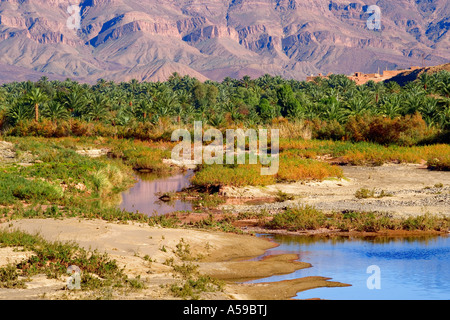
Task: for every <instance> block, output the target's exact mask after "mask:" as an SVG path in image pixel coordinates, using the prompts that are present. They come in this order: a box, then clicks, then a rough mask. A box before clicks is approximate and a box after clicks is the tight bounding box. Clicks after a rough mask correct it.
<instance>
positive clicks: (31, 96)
mask: <svg viewBox="0 0 450 320" xmlns="http://www.w3.org/2000/svg"><path fill="white" fill-rule="evenodd" d="M27 100H28V102H29V103H30V104H32V105H34V120H35V121H36V122H37V121H39V105H40V104H42V103H44V102H46V101H47V100H48V98H47V96H46V95H45V94H44V93H43V92H42V91H41V89H40V88H33V89H32V90H31V91H30V93H28V95H27Z"/></svg>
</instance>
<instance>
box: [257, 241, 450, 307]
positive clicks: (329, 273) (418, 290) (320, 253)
mask: <svg viewBox="0 0 450 320" xmlns="http://www.w3.org/2000/svg"><path fill="white" fill-rule="evenodd" d="M260 236H263V237H269V238H271V239H272V240H273V241H275V242H276V243H278V244H279V246H278V247H276V248H274V249H271V250H268V251H267V252H266V253H265V255H271V254H279V253H295V254H298V255H299V260H300V261H303V262H308V263H310V264H311V265H312V267H311V268H306V269H301V270H297V271H296V272H294V273H291V274H288V275H281V276H273V277H269V278H265V279H260V280H256V281H252V282H253V283H258V282H273V281H282V280H288V279H295V278H302V277H307V276H322V277H327V278H331V280H332V281H338V282H342V283H346V284H350V285H351V286H350V287H337V288H328V287H327V288H318V289H312V290H307V291H304V292H300V293H298V294H297V296H296V297H293V298H297V299H311V298H321V299H330V300H428V299H432V300H448V299H450V269H449V267H450V237H449V236H436V237H409V238H404V237H402V238H399V237H396V238H394V237H381V236H377V237H364V238H349V237H338V238H325V237H306V236H278V235H276V236H273V235H270V236H269V235H260ZM373 266H374V267H373ZM369 267H370V268H369ZM375 277H377V278H378V280H377V281H379V282H376V281H375V280H374V279H375Z"/></svg>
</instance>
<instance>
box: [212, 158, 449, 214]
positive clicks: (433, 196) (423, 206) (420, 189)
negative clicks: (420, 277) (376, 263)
mask: <svg viewBox="0 0 450 320" xmlns="http://www.w3.org/2000/svg"><path fill="white" fill-rule="evenodd" d="M342 169H343V172H344V176H345V179H339V180H338V179H330V180H324V181H311V182H295V183H278V184H275V185H269V186H265V187H242V188H236V187H225V188H223V190H222V194H224V195H225V196H226V197H227V198H228V199H233V200H234V203H233V202H231V201H229V203H228V204H225V205H222V206H221V209H223V210H228V211H230V212H248V211H251V212H255V211H261V210H264V211H267V212H270V213H276V212H279V211H281V210H283V209H285V208H287V207H290V206H298V205H311V206H314V207H315V208H317V209H319V210H323V211H338V212H339V211H344V210H349V211H363V212H364V211H365V212H367V211H371V212H382V213H388V214H389V215H390V216H392V217H408V216H417V215H423V214H425V213H429V214H432V215H439V216H441V215H442V216H447V217H449V216H450V172H448V171H430V170H428V169H427V168H426V166H424V165H419V164H385V165H382V166H378V167H361V166H343V167H342ZM360 189H367V190H370V191H372V190H373V191H374V193H375V196H374V197H369V198H357V197H355V193H356V191H358V190H360ZM279 191H281V192H283V193H285V194H286V195H288V196H292V197H293V198H294V199H293V200H289V201H284V202H273V203H264V204H257V205H249V204H245V203H244V199H266V200H267V199H268V198H270V197H272V198H275V197H276V196H277V193H278V192H279ZM382 192H383V193H382ZM380 195H381V196H380ZM239 199H240V200H241V202H242V203H241V204H239Z"/></svg>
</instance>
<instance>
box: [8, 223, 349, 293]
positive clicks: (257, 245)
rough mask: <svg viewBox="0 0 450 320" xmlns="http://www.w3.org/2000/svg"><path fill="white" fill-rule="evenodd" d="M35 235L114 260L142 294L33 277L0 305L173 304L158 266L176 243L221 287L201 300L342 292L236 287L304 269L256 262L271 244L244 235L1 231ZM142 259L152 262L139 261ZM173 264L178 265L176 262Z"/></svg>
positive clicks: (302, 284) (311, 281)
mask: <svg viewBox="0 0 450 320" xmlns="http://www.w3.org/2000/svg"><path fill="white" fill-rule="evenodd" d="M0 227H2V228H5V227H6V228H9V229H11V230H15V229H19V230H22V231H25V232H27V233H30V234H37V233H38V234H39V235H40V236H42V237H44V238H45V239H47V240H49V241H62V242H66V241H69V242H73V241H74V242H76V243H78V244H79V245H80V246H82V247H84V248H86V249H91V250H95V249H96V250H98V251H99V252H106V253H108V255H109V256H110V257H111V258H112V259H115V260H116V261H117V262H118V264H119V265H120V266H121V267H124V268H125V273H126V274H127V275H129V276H130V277H136V276H140V277H141V279H142V280H143V281H144V283H145V285H146V288H145V289H141V290H133V291H128V292H121V291H120V290H117V291H113V292H107V293H106V292H103V293H98V292H97V293H95V295H94V296H93V293H91V292H87V291H76V290H67V284H66V279H61V280H54V279H47V278H46V277H45V276H44V275H42V276H36V277H34V278H33V279H32V281H31V282H27V288H26V289H0V299H42V298H44V299H96V298H102V296H98V295H99V294H100V295H101V294H103V295H107V294H108V295H109V298H113V299H173V298H174V297H173V296H172V295H171V292H170V290H169V289H168V286H170V284H172V283H175V282H176V281H178V280H177V279H176V278H174V273H173V269H172V267H170V266H168V265H166V264H165V263H164V262H165V261H167V260H168V259H172V258H173V259H174V262H175V263H181V261H179V258H178V257H177V256H176V255H175V250H176V246H177V244H179V243H180V241H183V242H184V243H188V244H189V245H190V248H191V252H192V255H193V256H197V257H201V259H200V260H198V261H194V262H193V263H195V264H197V265H198V266H199V271H200V273H202V274H205V275H210V276H212V277H214V278H216V279H222V280H223V281H225V286H224V289H223V291H217V292H206V293H203V294H202V296H201V298H203V299H210V300H213V299H221V300H222V299H245V300H247V299H277V300H279V299H289V298H290V297H293V296H295V294H296V292H298V291H302V290H307V289H311V288H317V287H325V286H343V285H344V284H341V283H337V282H331V281H328V279H326V278H322V277H308V278H304V279H297V280H292V281H282V282H279V283H264V284H240V283H238V282H240V281H244V280H252V279H256V278H262V277H268V276H271V275H274V274H287V273H291V272H293V271H295V270H297V269H301V268H307V267H309V266H310V265H309V264H308V263H303V262H299V261H297V259H298V257H297V256H296V255H291V254H289V255H277V256H271V257H267V258H265V259H262V260H256V261H255V259H252V258H255V257H258V256H259V255H262V254H263V253H264V252H265V251H266V250H267V249H270V248H273V247H274V246H275V244H274V243H272V242H269V241H268V240H264V239H261V238H257V237H254V236H249V235H236V234H227V233H221V232H213V231H200V230H187V229H164V228H156V227H150V226H148V225H144V224H138V223H128V224H118V223H108V222H105V221H102V220H81V219H59V220H56V219H42V220H39V219H33V220H28V219H23V220H17V221H13V222H10V223H8V224H7V225H6V224H3V225H0ZM31 254H32V253H30V252H23V251H20V250H15V249H12V248H1V249H0V266H4V265H6V264H8V263H10V262H19V261H21V260H23V259H25V258H27V257H29V256H30V255H31ZM146 255H148V256H149V257H150V258H151V260H152V262H149V261H147V260H145V259H144V257H145V256H146ZM177 259H178V260H177Z"/></svg>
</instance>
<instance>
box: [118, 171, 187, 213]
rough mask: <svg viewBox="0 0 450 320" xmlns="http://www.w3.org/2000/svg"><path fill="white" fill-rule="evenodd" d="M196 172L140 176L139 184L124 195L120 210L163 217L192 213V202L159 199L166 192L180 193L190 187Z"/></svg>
mask: <svg viewBox="0 0 450 320" xmlns="http://www.w3.org/2000/svg"><path fill="white" fill-rule="evenodd" d="M193 174H194V172H193V171H192V170H190V171H188V172H187V173H183V174H178V175H174V176H170V177H156V176H155V175H154V174H142V173H140V174H139V175H138V182H137V183H136V184H135V185H134V186H133V187H132V188H131V189H129V190H127V191H125V192H123V193H122V202H121V204H120V209H123V210H126V211H129V212H139V213H143V214H146V215H150V216H151V215H163V214H167V213H171V212H174V211H192V205H191V203H190V202H187V201H182V200H174V201H171V202H164V201H161V200H160V199H159V197H160V196H161V195H162V194H164V193H166V192H178V191H181V190H182V189H183V188H186V187H189V186H190V184H191V182H190V179H191V177H192V176H193Z"/></svg>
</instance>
